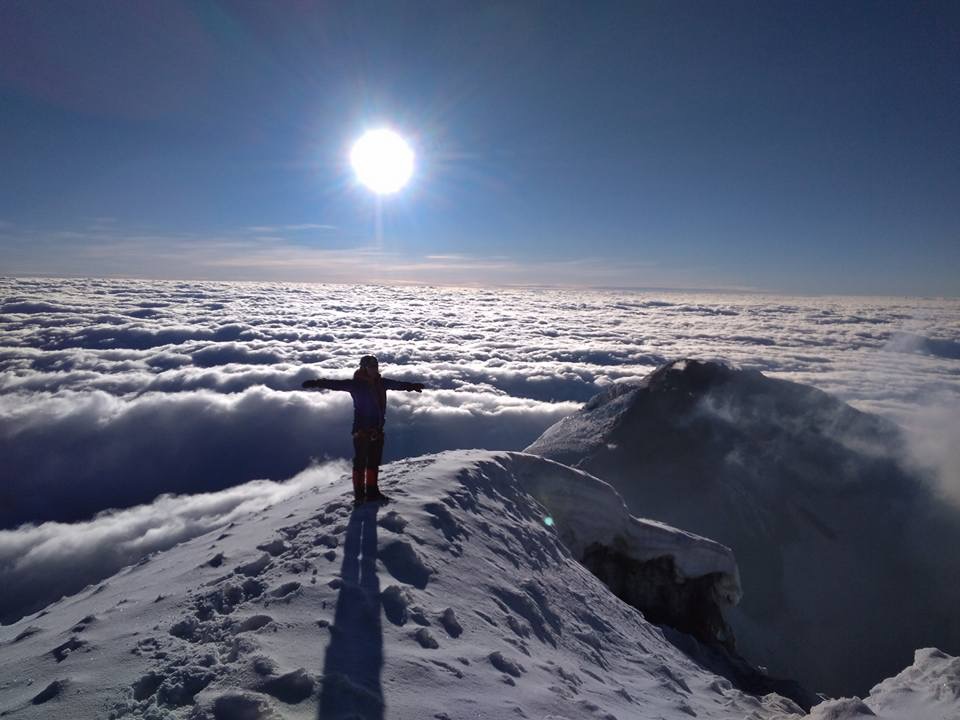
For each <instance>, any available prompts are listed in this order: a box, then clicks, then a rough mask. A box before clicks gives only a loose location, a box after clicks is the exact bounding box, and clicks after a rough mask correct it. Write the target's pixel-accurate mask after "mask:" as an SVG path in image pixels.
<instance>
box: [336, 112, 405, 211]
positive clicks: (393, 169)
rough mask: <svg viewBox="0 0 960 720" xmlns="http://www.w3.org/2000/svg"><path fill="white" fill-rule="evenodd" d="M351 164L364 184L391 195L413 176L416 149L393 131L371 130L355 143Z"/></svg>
mask: <svg viewBox="0 0 960 720" xmlns="http://www.w3.org/2000/svg"><path fill="white" fill-rule="evenodd" d="M350 164H351V165H352V166H353V171H354V172H355V173H356V174H357V179H358V180H359V181H360V182H361V184H363V185H365V186H366V187H368V188H369V189H370V190H372V191H373V192H375V193H377V194H378V195H389V194H391V193H395V192H397V191H398V190H400V189H401V188H402V187H403V186H404V185H406V184H407V182H408V181H409V180H410V177H411V175H413V150H412V149H411V148H410V145H409V144H407V141H406V140H404V139H403V138H402V137H400V136H399V135H398V134H397V133H395V132H394V131H393V130H387V129H386V128H381V129H379V130H368V131H367V132H365V133H364V134H363V135H362V136H361V137H360V139H359V140H357V141H356V142H355V143H354V144H353V149H352V150H351V151H350Z"/></svg>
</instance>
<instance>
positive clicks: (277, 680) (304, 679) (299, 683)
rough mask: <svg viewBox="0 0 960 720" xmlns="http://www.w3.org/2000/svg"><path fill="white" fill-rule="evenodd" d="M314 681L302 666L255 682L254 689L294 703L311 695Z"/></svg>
mask: <svg viewBox="0 0 960 720" xmlns="http://www.w3.org/2000/svg"><path fill="white" fill-rule="evenodd" d="M315 687H316V681H315V680H314V679H313V677H311V676H310V675H308V674H307V671H306V670H304V669H303V668H298V669H296V670H294V671H293V672H288V673H286V674H284V675H279V676H277V677H271V678H268V679H266V680H263V681H261V682H260V683H258V684H257V686H256V689H257V690H259V691H260V692H264V693H266V694H267V695H272V696H273V697H275V698H277V700H280V701H281V702H285V703H287V704H288V705H296V704H297V703H299V702H303V701H304V700H306V699H307V698H308V697H310V696H311V695H313V690H314V688H315Z"/></svg>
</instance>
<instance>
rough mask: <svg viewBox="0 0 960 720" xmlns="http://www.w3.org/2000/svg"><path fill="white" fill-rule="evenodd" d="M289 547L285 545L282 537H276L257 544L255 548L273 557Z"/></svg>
mask: <svg viewBox="0 0 960 720" xmlns="http://www.w3.org/2000/svg"><path fill="white" fill-rule="evenodd" d="M289 547H290V546H289V545H287V543H286V542H285V541H284V540H283V539H281V538H276V539H275V540H271V541H270V542H268V543H264V544H263V545H257V550H263V551H264V552H265V553H269V554H270V555H272V556H273V557H276V556H277V555H282V554H283V553H284V552H286V551H287V550H288V549H289Z"/></svg>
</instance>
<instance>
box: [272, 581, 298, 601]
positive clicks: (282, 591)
mask: <svg viewBox="0 0 960 720" xmlns="http://www.w3.org/2000/svg"><path fill="white" fill-rule="evenodd" d="M301 587H302V586H301V585H300V583H298V582H288V583H284V584H283V585H281V586H280V587H278V588H274V589H273V590H271V591H270V595H271V596H272V597H275V598H280V599H282V598H288V597H290V596H291V595H293V593H295V592H297V591H298V590H300V588H301Z"/></svg>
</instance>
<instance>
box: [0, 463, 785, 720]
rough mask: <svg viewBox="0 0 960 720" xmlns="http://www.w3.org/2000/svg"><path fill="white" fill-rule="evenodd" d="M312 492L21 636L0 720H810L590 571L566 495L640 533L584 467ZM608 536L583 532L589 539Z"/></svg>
mask: <svg viewBox="0 0 960 720" xmlns="http://www.w3.org/2000/svg"><path fill="white" fill-rule="evenodd" d="M314 480H315V477H314V476H313V475H308V476H307V477H304V478H299V479H298V478H295V479H294V480H293V481H291V482H290V483H289V485H288V487H290V488H300V490H299V492H297V493H296V494H295V495H292V496H289V497H286V498H274V500H275V503H274V504H273V505H271V506H266V507H262V508H260V509H256V510H253V509H252V508H250V507H247V508H246V509H247V510H248V511H249V512H248V513H247V514H245V515H242V516H240V517H235V518H234V520H233V521H232V522H231V523H230V525H228V526H226V527H224V528H222V529H220V530H213V531H211V532H209V533H207V534H205V535H202V536H199V537H195V538H193V539H192V540H187V541H185V542H183V543H181V544H180V545H178V546H176V547H175V548H171V549H168V550H165V551H163V552H160V553H156V554H153V555H150V556H149V557H147V558H145V560H144V561H143V562H140V563H138V564H136V565H133V566H131V567H129V568H127V569H125V570H123V571H122V572H120V573H118V574H117V575H116V576H114V577H112V578H110V579H108V580H106V581H105V582H103V583H101V584H100V585H98V586H96V587H92V588H88V589H87V590H86V591H84V592H81V593H79V594H77V595H75V596H73V597H70V598H67V599H64V600H62V601H60V602H58V603H55V604H53V605H51V606H50V607H48V608H47V610H46V611H45V612H43V613H40V614H39V615H36V616H31V617H28V618H24V619H23V620H21V621H19V622H17V623H15V624H13V625H11V626H8V627H5V628H3V630H2V633H0V677H2V678H3V681H2V683H0V711H7V712H11V713H13V714H14V716H16V717H23V718H40V717H50V716H51V714H60V715H63V714H64V713H66V714H69V715H70V716H71V717H78V718H86V717H91V718H92V717H96V716H103V717H106V716H109V717H112V718H146V717H159V716H161V714H162V713H164V712H167V713H170V714H169V715H168V717H171V718H186V717H187V716H189V717H190V718H191V719H193V720H199V719H200V718H216V719H218V720H219V719H221V718H239V717H244V718H246V717H250V718H260V717H264V718H265V717H273V716H274V713H277V714H279V715H280V716H282V717H286V718H301V717H302V718H315V717H318V716H319V717H323V718H325V720H326V719H328V718H340V717H347V716H351V717H353V716H354V714H357V715H359V716H361V717H364V718H383V717H389V718H400V719H402V718H418V719H419V718H424V717H428V718H430V717H436V718H440V717H444V718H450V719H451V720H453V719H454V718H467V717H469V718H491V719H493V718H503V717H514V716H517V717H566V718H571V719H572V718H611V717H616V718H631V717H661V718H667V719H673V718H688V717H690V716H692V715H695V716H697V717H701V718H730V717H747V716H749V717H751V718H756V719H757V720H761V719H764V718H771V719H772V718H780V719H785V718H790V717H797V716H799V715H800V714H802V713H801V711H800V710H799V709H798V708H797V707H796V706H795V705H793V703H791V702H790V701H788V700H786V699H784V698H781V697H778V696H776V695H768V696H766V697H764V698H755V697H752V696H749V695H745V694H743V693H742V692H740V691H738V690H735V689H733V688H732V687H731V685H730V683H729V682H728V681H726V680H724V679H722V678H719V677H717V676H715V675H712V674H711V673H709V672H707V671H705V670H703V669H701V668H699V667H698V666H697V665H696V664H695V663H694V662H692V661H691V660H690V659H688V658H687V657H686V656H684V655H683V654H682V653H681V652H680V651H679V650H677V648H676V647H675V646H674V645H673V644H671V643H670V642H668V641H667V640H666V639H665V637H664V635H663V632H662V631H661V630H660V629H659V628H657V627H656V626H653V625H651V624H649V623H647V622H646V621H645V620H644V619H643V617H642V615H641V614H640V613H638V612H637V611H635V610H634V609H633V608H630V607H629V606H627V605H625V604H624V603H622V602H620V601H619V600H617V599H616V598H615V597H614V596H613V595H612V594H611V593H610V592H609V591H608V590H607V589H606V587H604V586H603V584H602V583H601V582H600V581H599V580H597V579H596V578H595V577H594V576H593V575H591V574H590V573H589V572H588V571H587V570H586V569H585V568H584V567H583V566H581V565H580V564H579V563H578V562H576V560H575V559H574V558H573V557H572V556H571V554H570V551H569V549H568V548H567V547H566V546H565V545H564V544H563V542H562V541H561V536H562V534H563V531H559V532H558V530H557V527H560V526H562V525H564V524H566V522H567V519H569V520H570V521H571V522H573V523H575V522H576V521H575V519H574V518H573V515H571V514H570V513H568V512H567V510H568V509H569V505H568V502H569V501H571V500H574V499H578V498H579V499H584V500H592V499H594V497H595V496H598V497H596V498H595V499H596V504H597V506H598V507H602V508H606V509H608V510H609V511H610V512H612V513H614V514H615V516H616V517H614V518H612V520H613V522H614V524H618V525H619V526H620V527H628V526H629V523H628V522H626V521H625V519H624V516H625V508H624V506H623V504H622V502H620V503H619V504H618V503H617V502H616V496H615V494H614V493H613V492H612V490H611V489H610V488H609V487H608V486H606V485H605V484H603V483H600V482H598V481H596V480H595V479H593V478H590V477H589V476H586V475H584V474H583V473H579V472H576V471H571V470H569V469H565V468H563V467H561V466H559V465H557V464H556V463H551V462H549V461H545V460H542V459H540V458H536V457H533V456H526V455H521V454H511V453H490V452H481V451H471V452H459V453H446V454H442V455H438V456H430V457H421V458H416V459H410V460H405V461H400V462H397V463H394V464H392V465H390V466H387V467H385V468H384V472H383V481H384V486H385V489H386V491H387V492H388V493H390V494H391V495H392V496H393V497H394V502H393V503H391V504H390V505H388V506H386V507H384V508H378V507H377V506H375V505H366V506H364V507H363V508H362V509H360V510H359V511H354V512H351V510H350V508H349V505H348V503H347V502H346V493H345V487H344V486H345V485H346V484H347V479H346V478H344V480H343V485H341V486H329V485H323V484H321V485H317V484H316V483H315V482H314ZM578 483H579V484H581V485H582V487H580V488H578V489H577V490H576V491H574V488H575V487H576V486H577V484H578ZM551 487H556V488H558V492H557V493H556V494H554V495H553V502H554V503H555V507H554V509H553V510H550V511H549V512H553V513H555V514H556V516H557V518H563V519H562V520H560V519H558V525H557V526H553V527H551V526H549V525H547V524H545V523H544V522H543V520H544V516H545V514H546V513H547V512H548V510H547V508H545V507H544V506H543V505H542V504H540V503H539V502H538V501H537V500H535V499H534V497H533V495H531V494H530V492H529V491H528V489H533V490H534V491H535V492H536V493H546V492H547V491H548V489H549V488H551ZM641 524H642V523H641ZM594 529H598V528H597V526H596V525H595V524H593V523H586V524H584V525H576V524H574V525H571V526H570V527H569V528H568V531H570V532H575V534H577V535H578V536H582V537H585V538H586V537H587V536H583V535H580V533H584V532H587V533H588V534H589V532H592V531H593V530H594ZM671 535H673V542H668V538H669V537H670V536H671ZM643 537H652V538H654V539H656V540H657V542H659V544H660V545H661V546H663V547H668V548H669V551H670V552H672V553H674V554H675V557H676V560H677V563H676V564H677V566H678V567H685V568H687V569H688V570H689V569H692V568H695V567H696V568H699V569H701V570H707V571H717V570H725V569H726V570H729V569H730V558H729V553H725V552H723V551H722V550H721V549H720V548H719V547H717V546H716V545H715V544H711V543H709V541H705V540H697V539H696V538H693V537H691V536H690V535H689V534H686V533H682V532H678V531H672V530H670V529H669V528H667V527H665V526H662V525H660V526H656V527H653V526H651V527H650V528H649V529H648V532H647V533H646V534H645V535H644V534H643V533H641V534H640V535H636V536H635V539H638V540H642V538H643ZM705 550H706V551H707V552H706V553H705V552H704V551H705ZM633 551H634V552H636V553H637V554H639V555H644V554H646V552H647V551H645V550H643V548H642V547H639V546H636V547H633ZM687 552H690V553H691V554H692V555H694V556H695V557H694V559H693V560H692V561H690V562H688V561H687V560H686V559H685V558H684V555H685V554H686V553H687ZM707 556H710V557H712V558H713V559H714V560H713V562H707V561H705V557H707Z"/></svg>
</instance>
